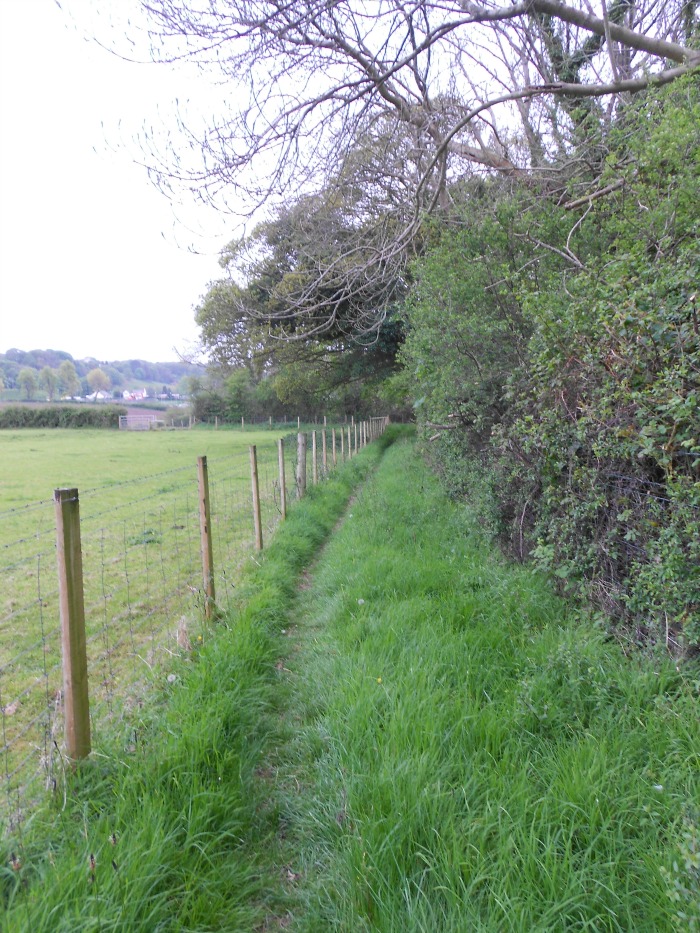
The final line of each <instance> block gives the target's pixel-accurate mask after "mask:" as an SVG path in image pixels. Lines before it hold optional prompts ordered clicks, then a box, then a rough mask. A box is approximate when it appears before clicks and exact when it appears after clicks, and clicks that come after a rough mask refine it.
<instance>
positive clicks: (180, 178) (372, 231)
mask: <svg viewBox="0 0 700 933" xmlns="http://www.w3.org/2000/svg"><path fill="white" fill-rule="evenodd" d="M141 5H142V7H143V9H144V11H145V12H146V13H147V15H148V17H149V21H150V43H151V52H152V56H153V57H154V58H155V59H157V60H161V61H169V62H171V61H175V60H182V59H185V60H188V61H190V62H193V63H195V64H196V65H198V66H199V67H201V68H203V69H206V70H210V71H212V72H213V73H214V75H215V77H216V78H217V80H218V81H219V82H220V83H222V84H225V85H226V86H227V87H228V88H230V94H231V101H230V103H229V105H228V106H227V107H226V108H225V109H224V110H223V112H222V113H221V115H220V116H219V117H218V118H214V119H213V120H212V121H211V122H210V123H209V124H206V123H205V124H202V123H201V122H198V121H197V118H195V117H190V115H189V114H188V113H187V111H186V109H185V110H183V111H182V113H181V125H180V129H181V130H182V134H183V135H182V136H181V137H180V139H179V143H178V142H177V134H174V135H173V136H169V138H170V139H175V140H176V141H175V142H174V144H173V148H172V149H167V148H166V151H163V150H161V149H159V148H158V146H157V143H154V144H153V148H150V149H149V151H148V152H147V154H146V160H147V162H148V163H149V165H150V168H151V170H152V171H153V173H154V174H155V175H156V177H158V178H159V180H160V182H161V184H162V185H163V187H164V188H166V189H168V190H171V189H173V188H175V187H177V186H179V185H182V186H184V187H185V188H188V189H192V190H194V191H196V193H197V196H198V197H200V198H203V199H205V200H209V201H211V202H212V203H216V204H217V205H219V206H226V207H229V208H231V209H234V210H236V211H238V212H240V211H244V212H245V211H250V212H253V211H255V210H256V209H258V208H260V207H261V206H262V205H264V206H265V207H266V208H267V207H270V206H271V207H272V208H273V209H279V208H280V207H281V206H282V205H284V204H288V203H289V200H290V198H291V199H293V200H295V201H296V200H298V198H299V196H300V195H304V196H305V195H313V194H314V193H318V192H319V191H321V190H324V189H325V190H328V189H329V187H335V188H336V189H337V190H338V191H342V190H343V188H344V187H345V186H346V184H347V177H348V174H350V175H353V174H355V175H357V165H356V160H357V151H358V149H357V146H358V142H359V141H361V140H364V139H372V140H373V144H374V145H375V151H376V152H377V154H378V157H377V158H375V159H369V160H367V161H365V163H364V166H363V171H364V179H363V186H362V188H363V191H364V192H366V193H372V194H374V193H375V192H377V191H384V192H392V193H393V195H394V202H395V203H394V204H393V205H392V206H390V207H389V206H385V208H384V210H383V211H382V212H380V213H378V214H372V213H371V211H368V212H367V213H366V214H365V215H360V216H359V217H358V218H357V223H356V226H355V228H354V229H352V230H351V231H348V232H352V234H353V235H352V236H351V237H349V241H348V242H347V243H345V246H344V252H343V254H342V255H343V257H344V258H343V261H342V262H341V260H338V261H337V262H336V263H334V264H333V265H332V269H333V272H334V273H335V272H337V271H338V269H339V267H340V266H347V267H351V268H353V269H355V270H358V274H355V275H353V276H352V277H351V278H350V279H349V280H348V279H347V277H346V279H344V280H342V277H341V280H342V281H343V284H344V285H347V287H348V289H349V294H357V293H358V291H359V292H361V291H362V290H363V289H364V288H366V287H367V285H368V284H369V282H370V279H372V280H373V281H372V284H371V287H372V288H376V283H377V281H379V282H381V280H382V277H383V276H384V274H385V269H386V267H387V265H391V263H392V262H393V261H394V260H395V258H396V257H397V256H400V255H402V254H403V251H404V250H405V248H406V245H407V244H408V243H410V242H412V240H413V238H414V237H415V236H416V234H417V231H418V230H419V228H420V225H421V223H422V221H423V218H424V217H425V215H426V214H427V213H430V212H433V211H435V210H436V209H438V208H441V207H442V208H447V207H449V205H450V201H451V190H452V188H453V186H454V183H455V182H456V181H457V180H459V179H460V178H464V177H465V176H469V175H471V174H473V173H475V172H476V173H484V172H486V173H492V172H498V173H502V174H504V175H506V176H510V177H519V176H526V177H530V176H531V175H532V174H533V173H535V174H537V175H538V176H539V177H541V178H544V179H547V181H548V184H549V186H550V188H556V189H557V197H564V196H565V193H564V185H566V184H569V183H570V176H571V174H572V173H573V172H576V171H579V172H580V169H581V167H583V168H584V169H585V170H586V171H584V172H583V173H580V174H581V177H580V185H581V186H582V187H581V191H580V193H581V194H583V193H584V192H585V190H589V189H585V188H584V187H583V186H589V188H590V185H591V178H590V171H588V169H590V168H591V166H593V168H595V165H596V164H600V163H601V161H602V157H603V156H604V148H603V150H601V147H600V144H599V137H600V134H601V132H603V131H604V129H605V124H606V121H608V120H609V118H610V116H611V115H612V114H613V113H614V112H615V109H616V107H617V104H618V102H619V101H620V100H622V99H623V97H624V95H628V94H629V93H632V92H635V91H639V90H642V89H644V88H647V87H649V86H650V85H651V84H660V83H665V82H669V81H672V80H674V79H675V78H676V77H678V76H679V75H680V74H683V73H685V72H687V71H689V70H693V69H697V68H698V67H700V51H698V49H697V48H696V47H695V45H696V44H697V2H695V0H693V2H688V0H639V2H631V0H604V2H602V3H601V5H600V7H599V12H598V13H594V12H593V7H592V5H591V4H590V3H588V2H586V0H571V2H570V3H561V2H558V0H519V2H514V3H506V4H503V5H499V4H498V3H497V2H492V0H473V2H472V0H411V2H409V3H405V2H403V0H382V2H380V3H377V4H373V5H370V6H368V5H366V4H363V3H361V2H360V0H300V2H296V3H293V4H280V3H278V2H276V0H210V2H208V3H206V4H201V3H198V2H195V0H142V3H141ZM597 101H601V102H604V103H601V104H600V105H598V104H597V103H596V102H597ZM594 124H595V126H594V129H595V132H594V133H592V138H593V140H594V142H595V145H596V150H595V152H594V158H593V159H592V160H590V159H587V158H581V154H580V153H577V154H576V159H573V158H571V156H572V148H571V145H572V134H574V135H575V133H576V131H577V130H580V128H581V127H582V125H583V126H586V127H590V126H593V125H594ZM579 138H580V133H579ZM151 139H153V137H152V138H151ZM146 146H147V149H148V147H149V146H150V143H149V141H147V142H146ZM341 198H342V195H341ZM241 204H243V207H241ZM316 274H317V278H318V279H319V282H320V284H321V285H325V284H326V283H327V282H328V280H329V279H328V276H329V270H328V268H327V267H321V268H320V269H317V270H316ZM289 284H290V285H291V284H292V283H291V282H290V283H289ZM309 299H313V300H316V301H317V302H318V310H319V319H318V321H317V323H316V324H315V325H314V326H320V327H327V328H330V327H332V326H333V325H334V323H335V321H336V312H337V302H336V300H335V299H334V300H333V301H330V302H329V301H328V300H327V298H326V297H324V289H323V288H320V289H315V290H310V288H309V285H308V281H307V280H303V281H302V282H301V283H300V284H299V285H298V287H295V288H291V289H290V291H289V293H288V303H289V309H288V310H289V320H291V319H292V317H293V316H294V315H298V316H304V315H306V316H307V317H308V305H309ZM390 301H391V296H390V295H389V294H387V293H385V294H384V296H383V298H382V302H381V303H379V304H378V305H377V306H376V307H375V311H376V312H377V313H376V314H374V315H370V316H369V317H367V318H364V319H363V318H362V317H361V316H358V317H357V319H356V321H355V324H356V329H357V330H358V331H363V330H365V331H367V330H369V331H371V330H373V329H376V327H377V325H378V323H380V322H381V319H382V315H383V313H384V310H385V308H386V306H387V304H388V303H390Z"/></svg>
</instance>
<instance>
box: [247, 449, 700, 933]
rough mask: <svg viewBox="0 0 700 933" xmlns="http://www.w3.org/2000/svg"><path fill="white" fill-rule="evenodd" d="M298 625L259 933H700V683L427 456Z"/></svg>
mask: <svg viewBox="0 0 700 933" xmlns="http://www.w3.org/2000/svg"><path fill="white" fill-rule="evenodd" d="M295 617H296V618H297V619H298V625H297V626H296V627H295V628H294V629H292V630H291V631H290V633H289V645H288V651H287V657H286V658H285V660H284V669H285V671H288V673H287V674H286V677H287V681H288V683H289V689H290V691H291V696H290V701H289V705H288V707H287V710H286V712H285V715H284V716H283V717H282V720H281V722H280V724H279V726H278V728H279V729H280V730H281V731H283V732H284V733H285V737H284V741H283V742H281V743H280V744H279V745H278V746H277V751H276V753H275V754H274V755H272V756H269V757H268V759H267V760H266V763H265V767H264V768H263V769H259V783H261V784H262V785H264V790H265V795H266V798H267V805H266V811H267V814H268V820H267V824H266V825H267V829H268V831H269V836H268V838H267V840H266V842H265V846H264V849H265V853H266V856H265V861H266V871H267V874H268V875H269V876H270V877H271V878H274V877H276V878H277V879H278V883H277V888H276V894H275V896H274V897H271V898H270V899H269V901H268V905H267V906H268V910H267V920H266V925H265V926H263V927H261V929H267V930H273V929H287V930H295V931H308V933H312V931H313V933H323V931H331V930H337V931H345V933H361V931H387V933H388V931H392V933H413V931H415V933H418V931H424V933H436V931H454V933H464V931H470V933H471V931H493V933H496V931H498V933H503V931H522V933H531V931H547V933H551V931H573V930H590V931H593V930H595V931H622V930H628V931H650V933H651V931H666V930H674V929H679V930H680V929H683V930H686V929H698V923H699V922H700V860H699V857H698V851H699V849H698V822H699V812H700V810H699V808H700V793H699V791H700V781H699V777H700V770H699V769H698V765H699V764H700V724H699V720H698V716H697V704H698V691H699V684H698V681H697V680H693V678H692V677H691V676H688V675H687V673H686V674H684V673H683V672H681V671H679V670H677V669H676V667H675V666H674V665H673V663H671V661H670V660H669V659H668V658H666V657H659V658H651V659H650V658H648V657H646V658H643V657H627V656H625V655H624V654H623V653H622V651H621V650H620V648H619V646H618V645H617V644H616V643H615V642H612V641H610V640H608V639H607V638H606V636H605V634H604V633H603V632H602V631H600V630H599V629H597V628H595V627H593V626H591V625H589V624H587V623H586V621H585V620H582V619H580V618H577V617H575V616H574V615H573V613H572V612H571V611H570V610H568V609H567V607H566V606H565V605H564V604H563V603H562V602H561V601H559V600H558V599H557V598H555V596H554V595H553V594H552V592H551V590H550V588H549V586H548V585H547V583H546V581H545V580H544V579H543V578H542V577H540V576H538V575H537V574H535V573H533V572H532V571H531V570H528V569H524V568H518V567H513V566H510V565H507V564H506V563H505V562H504V561H502V560H500V559H499V558H497V557H496V556H494V553H493V551H492V550H491V549H490V548H488V547H487V546H486V545H485V543H484V541H483V540H482V539H481V537H480V535H479V534H478V532H477V531H476V530H475V528H474V526H473V521H472V519H471V518H470V514H469V512H468V510H466V509H465V508H464V507H460V506H457V505H454V504H452V503H450V502H448V501H447V500H446V499H445V497H444V496H443V494H442V493H441V491H440V490H439V488H438V486H437V484H436V483H435V482H434V481H433V479H432V478H431V477H429V476H428V475H427V473H426V470H425V468H424V467H423V465H422V464H421V463H420V462H419V461H418V460H417V458H416V456H415V454H414V453H413V451H412V448H411V447H410V446H408V445H404V444H399V445H395V446H394V447H392V449H391V450H389V451H388V452H387V455H386V456H385V458H384V460H383V461H382V464H381V466H380V468H379V471H378V472H377V474H376V475H375V476H374V477H373V479H372V480H371V481H370V482H368V483H367V484H366V485H365V486H364V487H363V490H362V492H361V494H360V495H359V497H358V498H357V500H356V501H355V502H354V503H353V506H352V508H351V510H350V511H349V514H348V515H347V517H346V520H345V522H344V524H343V526H342V528H341V529H340V530H339V532H338V533H337V534H336V535H334V536H333V538H332V540H331V541H330V542H329V545H328V547H327V548H326V549H325V551H324V553H323V556H322V558H321V560H320V563H319V565H318V566H317V567H316V568H315V571H314V575H313V585H312V586H311V587H310V588H307V589H305V590H304V591H303V592H302V593H301V594H300V596H299V602H298V606H297V609H296V611H295ZM694 676H697V674H695V675H694ZM258 793H260V790H258ZM273 827H275V831H272V828H273ZM264 828H265V826H264V825H263V823H261V829H260V830H259V831H260V832H262V831H263V830H264ZM694 924H695V925H694Z"/></svg>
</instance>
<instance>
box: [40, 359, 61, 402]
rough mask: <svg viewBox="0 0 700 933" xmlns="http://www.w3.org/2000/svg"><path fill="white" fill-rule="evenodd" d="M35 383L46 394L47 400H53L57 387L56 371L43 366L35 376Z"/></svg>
mask: <svg viewBox="0 0 700 933" xmlns="http://www.w3.org/2000/svg"><path fill="white" fill-rule="evenodd" d="M37 384H38V386H39V388H40V389H43V390H44V392H46V395H47V396H48V399H49V401H53V399H54V398H55V396H56V390H57V389H58V373H57V372H56V370H55V369H52V368H51V367H50V366H44V367H43V368H42V369H41V370H40V371H39V375H38V376H37Z"/></svg>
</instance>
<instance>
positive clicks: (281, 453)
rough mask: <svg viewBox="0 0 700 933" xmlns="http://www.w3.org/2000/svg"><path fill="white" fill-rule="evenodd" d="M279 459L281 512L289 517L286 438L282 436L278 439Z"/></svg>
mask: <svg viewBox="0 0 700 933" xmlns="http://www.w3.org/2000/svg"><path fill="white" fill-rule="evenodd" d="M277 460H278V463H279V471H280V514H281V515H282V518H283V519H285V518H286V517H287V485H286V480H285V478H284V439H283V438H281V437H280V439H279V440H278V441H277Z"/></svg>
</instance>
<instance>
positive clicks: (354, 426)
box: [354, 422, 357, 454]
mask: <svg viewBox="0 0 700 933" xmlns="http://www.w3.org/2000/svg"><path fill="white" fill-rule="evenodd" d="M354 427H355V454H357V422H355V425H354Z"/></svg>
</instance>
